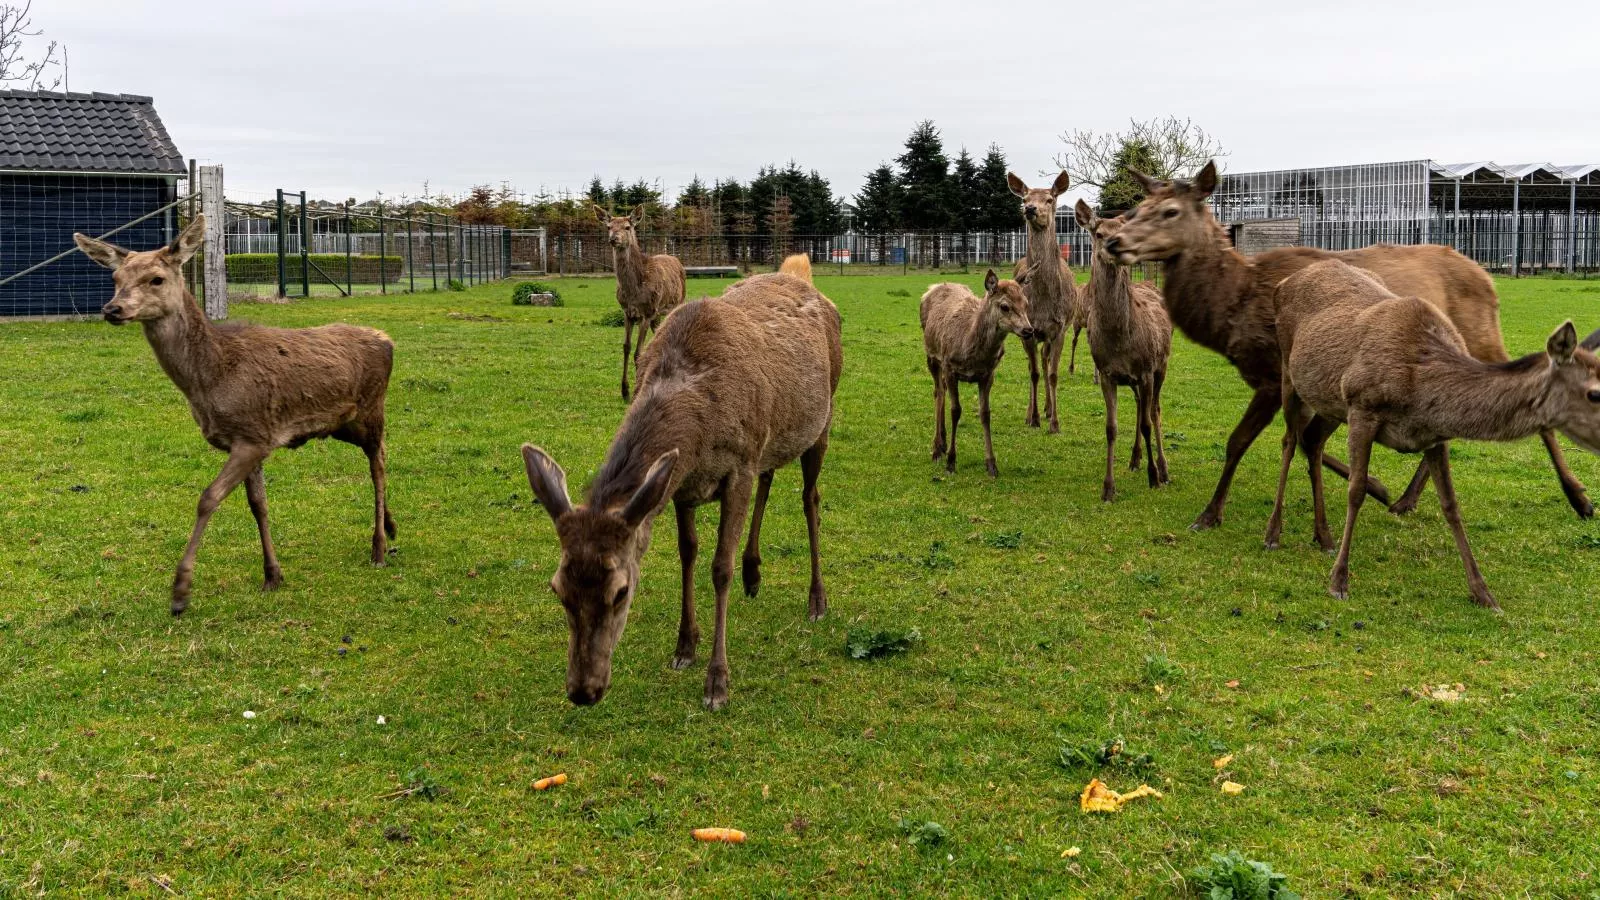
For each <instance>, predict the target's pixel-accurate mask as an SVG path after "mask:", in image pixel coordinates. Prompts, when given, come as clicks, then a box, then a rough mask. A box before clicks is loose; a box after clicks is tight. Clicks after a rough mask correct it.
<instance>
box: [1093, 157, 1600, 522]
mask: <svg viewBox="0 0 1600 900" xmlns="http://www.w3.org/2000/svg"><path fill="white" fill-rule="evenodd" d="M1130 174H1132V175H1133V176H1134V177H1135V178H1136V179H1137V180H1138V181H1139V182H1140V184H1141V185H1142V186H1143V187H1144V190H1145V194H1146V196H1145V199H1144V201H1143V202H1141V203H1140V204H1139V206H1138V207H1137V208H1136V209H1135V210H1134V211H1133V212H1130V213H1128V216H1127V219H1128V222H1127V224H1126V225H1125V226H1124V227H1123V229H1122V230H1121V231H1120V232H1119V233H1118V234H1116V235H1115V236H1113V237H1112V238H1111V239H1110V240H1109V241H1108V242H1107V246H1106V249H1107V250H1108V251H1110V252H1111V253H1113V254H1115V255H1116V256H1117V258H1118V260H1119V261H1120V262H1122V263H1123V264H1124V265H1131V264H1133V263H1136V262H1147V261H1161V262H1162V263H1163V271H1164V274H1165V281H1164V284H1165V287H1164V290H1163V293H1162V299H1163V300H1164V302H1165V303H1166V307H1167V312H1168V313H1169V314H1170V315H1171V316H1172V321H1173V324H1175V325H1177V326H1178V328H1179V330H1181V331H1182V332H1183V333H1184V334H1186V335H1188V336H1189V338H1190V339H1191V340H1193V341H1195V342H1196V343H1198V344H1201V345H1202V346H1205V347H1209V348H1210V349H1212V350H1215V351H1216V352H1218V353H1221V354H1223V355H1224V356H1226V357H1227V358H1228V361H1229V362H1231V363H1233V365H1234V367H1235V368H1237V369H1238V370H1239V376H1240V377H1241V378H1243V379H1244V380H1245V383H1246V384H1248V385H1249V386H1250V387H1251V388H1252V389H1253V390H1254V392H1255V395H1254V396H1253V397H1252V398H1251V399H1250V405H1249V407H1248V408H1246V409H1245V412H1244V416H1243V417H1242V418H1241V419H1240V420H1239V424H1238V425H1236V426H1235V427H1234V429H1233V434H1232V435H1230V436H1229V438H1228V450H1227V458H1226V460H1225V461H1224V462H1223V465H1222V476H1221V477H1220V478H1219V479H1218V481H1217V488H1216V491H1215V492H1214V493H1213V494H1212V497H1211V502H1210V503H1209V504H1208V505H1207V506H1206V508H1205V510H1204V511H1203V512H1202V513H1201V514H1200V516H1199V518H1197V519H1195V522H1194V525H1193V526H1192V527H1194V528H1197V529H1203V528H1211V527H1214V526H1216V525H1218V524H1220V523H1221V521H1222V509H1223V506H1224V505H1225V504H1226V503H1227V500H1228V488H1229V486H1230V485H1231V484H1232V483H1233V474H1234V471H1235V470H1236V469H1237V468H1238V466H1239V461H1240V460H1241V459H1242V458H1243V457H1244V454H1245V451H1247V450H1249V449H1250V445H1251V443H1253V442H1254V441H1255V439H1256V437H1257V436H1258V435H1260V434H1261V431H1262V429H1264V428H1266V426H1267V423H1268V422H1271V421H1272V419H1273V416H1274V415H1275V414H1276V412H1277V409H1278V406H1279V404H1280V402H1281V399H1282V398H1281V391H1280V389H1279V383H1278V382H1279V372H1280V358H1279V354H1278V342H1277V338H1276V336H1275V335H1274V333H1273V329H1274V317H1275V311H1274V308H1273V299H1272V298H1273V292H1274V291H1275V290H1276V289H1277V286H1278V285H1279V284H1280V283H1281V282H1282V281H1283V280H1284V279H1285V278H1288V277H1289V276H1290V275H1292V274H1294V273H1295V272H1297V271H1299V270H1300V269H1303V268H1305V267H1306V266H1308V265H1310V264H1312V263H1314V262H1317V261H1319V260H1324V259H1341V260H1344V261H1345V262H1348V263H1350V264H1352V265H1355V266H1360V267H1362V268H1365V269H1369V270H1371V271H1373V272H1376V273H1377V274H1378V275H1379V276H1380V277H1381V278H1382V279H1383V281H1384V282H1385V283H1386V284H1387V285H1388V286H1389V287H1390V288H1391V289H1392V290H1394V291H1395V292H1396V293H1398V294H1401V295H1404V296H1414V297H1420V298H1421V299H1423V300H1425V301H1427V302H1429V303H1431V304H1433V305H1434V306H1435V307H1436V308H1438V309H1439V310H1440V311H1441V312H1443V313H1444V314H1445V316H1446V317H1448V318H1449V319H1450V322H1451V324H1453V325H1455V327H1456V328H1457V330H1459V331H1460V332H1461V335H1462V337H1463V338H1464V339H1465V340H1466V345H1467V351H1468V352H1469V353H1471V354H1472V355H1473V356H1474V357H1476V358H1477V359H1480V360H1483V361H1484V362H1501V361H1504V360H1505V359H1506V352H1505V345H1504V343H1503V342H1502V339H1501V337H1500V301H1499V299H1498V298H1497V297H1496V296H1495V292H1494V282H1493V281H1491V280H1490V278H1489V276H1488V275H1487V274H1486V273H1485V272H1484V271H1483V269H1482V268H1480V267H1479V266H1478V264H1477V263H1475V262H1473V261H1472V260H1470V259H1468V258H1466V257H1465V256H1462V255H1461V254H1460V253H1457V252H1456V251H1455V250H1452V249H1451V248H1449V247H1441V246H1435V245H1422V246H1414V247H1397V246H1393V245H1390V244H1377V245H1374V246H1371V247H1365V248H1363V249H1360V250H1345V251H1341V252H1337V253H1335V252H1330V251H1327V250H1317V249H1313V248H1309V247H1286V248H1281V249H1277V250H1269V251H1267V252H1265V253H1261V254H1258V255H1256V256H1253V257H1245V256H1244V255H1242V254H1240V253H1239V252H1238V251H1236V250H1234V249H1233V247H1232V245H1231V244H1230V243H1229V241H1228V237H1227V234H1226V233H1225V232H1224V231H1223V230H1222V226H1220V225H1218V224H1217V220H1216V218H1215V217H1214V216H1212V214H1211V209H1210V206H1209V205H1208V204H1207V202H1206V199H1207V198H1208V197H1210V196H1211V192H1212V191H1214V190H1216V187H1217V181H1218V175H1217V167H1216V163H1214V162H1213V163H1207V164H1206V166H1205V168H1203V169H1201V170H1200V173H1199V174H1198V175H1196V176H1195V179H1194V181H1192V182H1190V181H1172V182H1165V181H1158V180H1156V179H1153V178H1150V177H1148V176H1146V175H1141V174H1140V173H1137V172H1131V173H1130ZM1542 437H1543V438H1544V443H1545V447H1546V449H1547V450H1548V451H1549V453H1550V458H1551V460H1552V461H1553V462H1554V464H1555V467H1556V471H1557V474H1558V475H1559V476H1560V478H1561V484H1562V489H1563V490H1564V491H1565V492H1566V495H1567V500H1568V502H1570V503H1571V504H1572V506H1573V508H1574V509H1576V510H1578V514H1579V515H1581V516H1584V517H1588V516H1589V515H1591V514H1592V513H1593V510H1594V507H1593V505H1592V504H1590V502H1589V499H1588V497H1586V496H1585V495H1584V490H1583V485H1582V484H1580V483H1579V482H1578V480H1577V478H1576V477H1574V476H1573V475H1572V472H1571V471H1570V470H1569V469H1568V468H1567V465H1566V462H1565V460H1564V459H1562V456H1561V449H1560V446H1559V445H1558V444H1557V443H1556V440H1555V436H1554V435H1553V434H1549V433H1546V434H1544V435H1542ZM1323 464H1324V465H1326V466H1327V467H1328V468H1330V469H1332V470H1333V471H1334V472H1336V473H1338V474H1339V475H1341V476H1345V477H1348V475H1349V469H1348V468H1346V467H1345V465H1344V464H1343V463H1341V462H1339V461H1338V460H1336V459H1334V458H1332V457H1324V460H1323ZM1424 465H1426V461H1425V462H1424ZM1425 477H1426V472H1425V471H1419V472H1418V477H1417V478H1416V479H1413V483H1412V488H1411V489H1408V491H1407V493H1406V497H1405V498H1403V499H1402V500H1401V501H1400V502H1398V503H1396V504H1395V507H1394V509H1395V511H1396V512H1402V511H1404V510H1405V509H1406V508H1407V505H1408V501H1410V500H1414V497H1415V492H1416V491H1420V490H1421V488H1422V481H1423V479H1424V478H1425ZM1367 490H1368V491H1369V492H1371V493H1372V495H1373V496H1374V497H1376V498H1378V499H1379V500H1380V501H1381V502H1384V503H1388V501H1389V494H1388V491H1387V490H1386V489H1384V487H1383V485H1381V484H1379V483H1378V482H1377V481H1376V480H1375V479H1371V478H1369V479H1368V482H1367Z"/></svg>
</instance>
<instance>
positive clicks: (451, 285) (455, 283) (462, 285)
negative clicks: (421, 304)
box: [445, 278, 467, 291]
mask: <svg viewBox="0 0 1600 900" xmlns="http://www.w3.org/2000/svg"><path fill="white" fill-rule="evenodd" d="M445 287H446V288H447V289H449V290H452V291H464V290H466V289H467V283H466V282H465V281H461V280H459V279H455V278H452V279H450V281H449V282H448V283H447V284H445Z"/></svg>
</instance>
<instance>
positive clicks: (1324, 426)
mask: <svg viewBox="0 0 1600 900" xmlns="http://www.w3.org/2000/svg"><path fill="white" fill-rule="evenodd" d="M1338 429H1339V423H1338V422H1334V421H1330V420H1328V419H1324V418H1322V417H1321V416H1312V417H1311V421H1310V422H1309V423H1308V424H1307V427H1306V428H1305V429H1304V430H1302V431H1301V432H1300V447H1301V449H1303V450H1305V452H1306V466H1307V467H1308V468H1309V469H1310V473H1309V474H1310V475H1311V509H1312V522H1313V526H1312V527H1313V532H1314V539H1315V540H1316V542H1317V546H1318V547H1320V548H1321V549H1322V552H1324V553H1332V552H1333V550H1334V547H1333V533H1332V532H1330V531H1329V530H1328V507H1327V504H1326V503H1325V502H1324V501H1323V497H1322V457H1323V449H1324V448H1325V447H1327V445H1328V438H1329V437H1331V436H1332V435H1333V433H1334V432H1335V431H1337V430H1338Z"/></svg>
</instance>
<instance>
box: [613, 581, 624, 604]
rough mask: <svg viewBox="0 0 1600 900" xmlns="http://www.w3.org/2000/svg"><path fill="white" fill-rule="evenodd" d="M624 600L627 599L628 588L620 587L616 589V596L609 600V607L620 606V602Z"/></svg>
mask: <svg viewBox="0 0 1600 900" xmlns="http://www.w3.org/2000/svg"><path fill="white" fill-rule="evenodd" d="M626 599H628V586H627V585H623V586H622V587H619V588H617V595H616V596H615V597H612V598H611V605H612V606H621V605H622V601H624V600H626Z"/></svg>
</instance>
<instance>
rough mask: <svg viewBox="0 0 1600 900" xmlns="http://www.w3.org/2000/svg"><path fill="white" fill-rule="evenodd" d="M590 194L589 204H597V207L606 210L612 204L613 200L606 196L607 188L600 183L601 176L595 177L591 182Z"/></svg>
mask: <svg viewBox="0 0 1600 900" xmlns="http://www.w3.org/2000/svg"><path fill="white" fill-rule="evenodd" d="M588 194H589V202H590V203H593V204H595V205H596V206H600V207H602V208H604V207H607V206H608V205H609V204H610V203H611V198H610V197H608V196H606V186H605V185H603V184H601V183H600V176H599V175H596V176H594V178H593V179H592V180H591V181H590V182H589V191H588Z"/></svg>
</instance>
